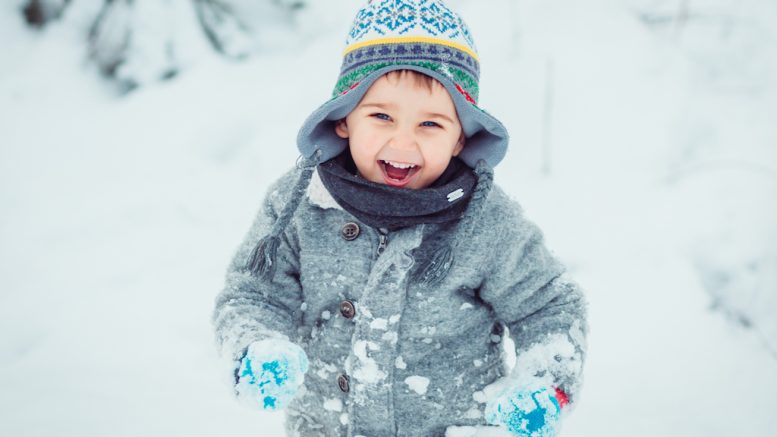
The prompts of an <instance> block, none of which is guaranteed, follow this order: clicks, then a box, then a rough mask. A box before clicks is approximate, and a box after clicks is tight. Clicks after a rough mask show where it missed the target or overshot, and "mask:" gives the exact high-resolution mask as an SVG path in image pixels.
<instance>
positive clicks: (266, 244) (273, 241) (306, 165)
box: [245, 149, 321, 279]
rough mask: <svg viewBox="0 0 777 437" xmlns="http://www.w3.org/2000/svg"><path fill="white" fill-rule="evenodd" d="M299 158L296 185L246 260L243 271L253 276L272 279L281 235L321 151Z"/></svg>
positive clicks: (301, 195)
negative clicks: (271, 224) (266, 232)
mask: <svg viewBox="0 0 777 437" xmlns="http://www.w3.org/2000/svg"><path fill="white" fill-rule="evenodd" d="M300 158H301V160H297V168H300V169H302V172H301V173H300V175H299V178H298V179H297V183H296V184H294V188H293V189H292V191H291V196H290V197H289V201H288V203H287V204H286V206H285V207H284V208H283V210H282V211H281V213H280V215H279V216H278V218H277V219H276V220H275V224H273V227H272V230H271V231H270V233H269V235H267V236H265V237H263V238H262V239H261V240H259V242H258V243H256V246H254V250H253V251H252V252H251V256H250V257H249V258H248V262H246V264H245V270H247V271H249V272H251V273H252V274H253V275H254V276H258V277H260V278H263V279H266V278H272V276H273V274H274V273H275V264H276V262H275V258H276V256H277V253H278V247H279V246H280V245H281V235H282V234H283V231H284V230H285V229H286V226H288V224H289V222H291V218H292V216H294V212H295V211H296V210H297V206H299V202H300V200H301V199H302V197H303V195H304V194H305V189H306V188H307V186H308V184H309V183H310V178H311V177H312V176H313V171H314V170H315V168H316V166H317V165H318V160H319V159H320V158H321V150H320V149H316V151H315V152H313V155H312V156H311V158H307V159H305V158H302V157H301V156H300ZM301 161H303V162H301Z"/></svg>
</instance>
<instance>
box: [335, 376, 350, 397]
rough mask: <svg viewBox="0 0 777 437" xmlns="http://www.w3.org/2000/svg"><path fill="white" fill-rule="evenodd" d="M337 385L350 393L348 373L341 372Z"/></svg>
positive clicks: (344, 391)
mask: <svg viewBox="0 0 777 437" xmlns="http://www.w3.org/2000/svg"><path fill="white" fill-rule="evenodd" d="M337 386H338V387H340V390H341V391H342V392H343V393H348V391H349V390H350V389H351V386H350V383H349V381H348V375H346V374H344V373H341V374H340V375H339V376H338V377H337Z"/></svg>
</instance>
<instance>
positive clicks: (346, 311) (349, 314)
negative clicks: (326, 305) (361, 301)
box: [340, 300, 356, 319]
mask: <svg viewBox="0 0 777 437" xmlns="http://www.w3.org/2000/svg"><path fill="white" fill-rule="evenodd" d="M340 314H342V315H343V317H345V318H346V319H352V318H353V316H355V315H356V307H355V306H354V305H353V302H351V301H350V300H344V301H342V302H340Z"/></svg>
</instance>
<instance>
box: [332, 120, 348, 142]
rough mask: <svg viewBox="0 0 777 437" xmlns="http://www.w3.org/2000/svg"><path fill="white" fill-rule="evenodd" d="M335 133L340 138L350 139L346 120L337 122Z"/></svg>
mask: <svg viewBox="0 0 777 437" xmlns="http://www.w3.org/2000/svg"><path fill="white" fill-rule="evenodd" d="M335 133H336V134H337V136H338V137H340V138H348V124H347V123H346V122H345V119H344V118H343V119H342V120H337V121H336V122H335Z"/></svg>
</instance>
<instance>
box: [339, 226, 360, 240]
mask: <svg viewBox="0 0 777 437" xmlns="http://www.w3.org/2000/svg"><path fill="white" fill-rule="evenodd" d="M340 234H341V235H342V236H343V238H344V239H345V240H347V241H353V240H355V239H356V237H358V236H359V225H357V224H356V223H354V222H348V223H346V224H345V225H343V229H341V230H340Z"/></svg>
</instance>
